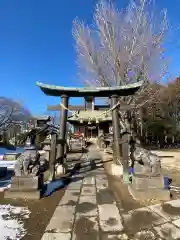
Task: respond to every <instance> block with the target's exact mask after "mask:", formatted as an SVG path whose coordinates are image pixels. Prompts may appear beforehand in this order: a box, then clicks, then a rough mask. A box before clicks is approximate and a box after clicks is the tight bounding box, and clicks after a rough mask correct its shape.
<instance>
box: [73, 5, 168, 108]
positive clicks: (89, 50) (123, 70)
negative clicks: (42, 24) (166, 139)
mask: <svg viewBox="0 0 180 240" xmlns="http://www.w3.org/2000/svg"><path fill="white" fill-rule="evenodd" d="M166 15H167V14H166V11H165V10H163V11H162V13H161V16H160V19H158V20H156V18H155V16H154V12H153V11H152V1H150V0H140V2H139V4H136V3H135V1H131V2H130V4H129V6H128V7H127V8H126V9H123V10H121V11H119V10H118V9H116V7H115V6H114V5H113V4H112V2H111V1H105V0H104V1H100V2H99V3H98V4H97V5H96V8H95V12H94V22H95V24H94V26H93V27H89V26H87V25H85V23H83V22H82V21H80V20H78V19H76V20H74V23H73V36H74V39H75V41H76V51H77V60H78V65H79V67H80V72H81V73H82V76H83V78H84V79H86V83H87V82H88V84H89V85H94V86H119V85H126V84H129V83H132V82H133V83H134V82H138V81H140V80H144V86H143V87H142V88H141V89H140V91H139V92H138V93H137V95H136V96H135V97H127V98H122V99H121V100H122V101H123V102H125V103H126V104H132V103H136V102H139V96H140V95H141V94H142V93H145V92H146V93H148V92H150V93H151V95H149V97H150V99H153V98H154V96H152V91H150V90H151V87H152V85H151V84H150V83H155V82H158V81H160V80H161V79H162V77H163V76H165V75H166V74H167V72H168V62H169V59H167V58H166V57H165V54H164V52H165V51H164V48H163V44H164V41H165V37H166V33H167V30H168V22H167V16H166ZM145 101H147V99H146V100H145ZM139 104H140V103H139ZM141 104H143V103H142V102H141Z"/></svg>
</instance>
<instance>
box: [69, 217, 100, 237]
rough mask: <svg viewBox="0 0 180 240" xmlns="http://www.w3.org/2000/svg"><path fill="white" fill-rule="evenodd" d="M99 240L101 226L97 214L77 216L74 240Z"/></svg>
mask: <svg viewBox="0 0 180 240" xmlns="http://www.w3.org/2000/svg"><path fill="white" fill-rule="evenodd" d="M79 239H84V240H99V226H98V219H97V216H95V217H84V216H77V218H76V221H75V225H74V229H73V234H72V240H79Z"/></svg>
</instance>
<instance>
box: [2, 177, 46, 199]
mask: <svg viewBox="0 0 180 240" xmlns="http://www.w3.org/2000/svg"><path fill="white" fill-rule="evenodd" d="M42 187H43V175H40V176H38V177H31V176H20V177H12V182H11V188H10V189H8V190H7V191H6V192H5V195H4V197H5V198H19V199H20V198H23V199H34V200H37V199H40V191H41V189H42Z"/></svg>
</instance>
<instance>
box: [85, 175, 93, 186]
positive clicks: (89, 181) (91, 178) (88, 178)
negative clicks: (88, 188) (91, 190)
mask: <svg viewBox="0 0 180 240" xmlns="http://www.w3.org/2000/svg"><path fill="white" fill-rule="evenodd" d="M86 184H87V185H89V184H91V185H93V184H94V185H95V177H93V176H92V177H86V178H84V180H83V185H86Z"/></svg>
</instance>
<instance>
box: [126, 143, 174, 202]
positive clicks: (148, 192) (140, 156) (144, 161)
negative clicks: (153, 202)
mask: <svg viewBox="0 0 180 240" xmlns="http://www.w3.org/2000/svg"><path fill="white" fill-rule="evenodd" d="M131 151H132V152H131V154H130V157H131V167H133V169H134V172H133V174H132V183H131V184H130V185H129V190H130V193H131V194H132V195H133V196H134V198H136V199H141V200H146V199H154V198H156V199H159V200H169V199H170V192H169V191H168V190H167V189H164V177H163V175H162V172H161V161H160V157H159V156H157V155H155V154H153V153H152V152H151V151H149V150H147V149H144V148H142V147H140V146H136V145H134V147H132V146H131Z"/></svg>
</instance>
